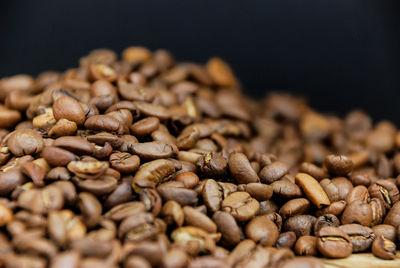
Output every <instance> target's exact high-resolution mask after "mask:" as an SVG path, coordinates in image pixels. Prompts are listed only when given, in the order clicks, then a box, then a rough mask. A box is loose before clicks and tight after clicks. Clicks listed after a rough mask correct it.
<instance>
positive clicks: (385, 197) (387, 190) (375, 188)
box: [368, 179, 400, 209]
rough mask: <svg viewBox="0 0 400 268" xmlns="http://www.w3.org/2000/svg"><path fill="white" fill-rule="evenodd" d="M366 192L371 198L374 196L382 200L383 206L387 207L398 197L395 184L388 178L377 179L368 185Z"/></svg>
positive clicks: (399, 196)
mask: <svg viewBox="0 0 400 268" xmlns="http://www.w3.org/2000/svg"><path fill="white" fill-rule="evenodd" d="M368 192H369V194H370V195H371V197H372V198H373V197H376V198H378V199H380V200H382V201H383V204H384V205H385V208H388V209H390V207H391V206H392V205H393V204H394V203H396V202H398V201H399V199H400V193H399V189H398V188H397V186H396V184H395V183H394V182H393V181H390V180H382V179H381V180H377V181H376V182H375V183H374V184H371V185H370V186H369V187H368Z"/></svg>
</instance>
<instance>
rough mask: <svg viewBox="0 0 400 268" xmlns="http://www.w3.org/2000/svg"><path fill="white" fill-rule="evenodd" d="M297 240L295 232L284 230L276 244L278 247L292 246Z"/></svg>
mask: <svg viewBox="0 0 400 268" xmlns="http://www.w3.org/2000/svg"><path fill="white" fill-rule="evenodd" d="M295 242H296V234H295V233H294V232H292V231H289V232H283V233H281V234H280V235H279V236H278V239H277V240H276V243H275V245H274V246H275V247H277V248H292V247H293V245H294V243H295Z"/></svg>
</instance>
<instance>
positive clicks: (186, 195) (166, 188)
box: [157, 182, 198, 206]
mask: <svg viewBox="0 0 400 268" xmlns="http://www.w3.org/2000/svg"><path fill="white" fill-rule="evenodd" d="M157 191H158V192H159V193H160V195H161V196H162V198H163V200H166V201H168V200H174V201H176V202H178V203H179V204H180V205H181V206H187V205H194V204H196V203H197V202H198V198H197V193H196V192H195V191H194V190H192V189H186V188H185V186H184V184H183V183H181V182H176V184H175V182H166V183H162V184H161V185H159V186H158V187H157Z"/></svg>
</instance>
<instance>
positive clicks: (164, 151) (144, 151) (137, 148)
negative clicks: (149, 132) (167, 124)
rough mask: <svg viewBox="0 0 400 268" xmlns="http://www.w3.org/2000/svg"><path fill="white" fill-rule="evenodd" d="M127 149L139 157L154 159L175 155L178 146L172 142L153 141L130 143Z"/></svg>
mask: <svg viewBox="0 0 400 268" xmlns="http://www.w3.org/2000/svg"><path fill="white" fill-rule="evenodd" d="M129 151H130V152H131V153H134V154H137V155H138V156H139V157H140V158H141V159H144V160H155V159H159V158H168V157H172V156H175V155H176V154H177V152H178V148H177V147H176V146H175V145H174V144H168V143H164V142H157V141H153V142H143V143H136V144H132V145H131V147H130V148H129Z"/></svg>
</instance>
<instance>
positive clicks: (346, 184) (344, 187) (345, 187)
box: [331, 177, 353, 200]
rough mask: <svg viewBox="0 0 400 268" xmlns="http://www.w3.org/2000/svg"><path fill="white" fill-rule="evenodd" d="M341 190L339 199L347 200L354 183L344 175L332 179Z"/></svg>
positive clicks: (339, 190)
mask: <svg viewBox="0 0 400 268" xmlns="http://www.w3.org/2000/svg"><path fill="white" fill-rule="evenodd" d="M331 182H332V183H333V184H334V185H336V187H337V189H338V192H339V200H346V197H347V195H348V193H349V192H350V191H351V190H352V189H353V184H352V183H351V182H350V181H349V180H348V179H346V178H344V177H336V178H333V179H332V180H331Z"/></svg>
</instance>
